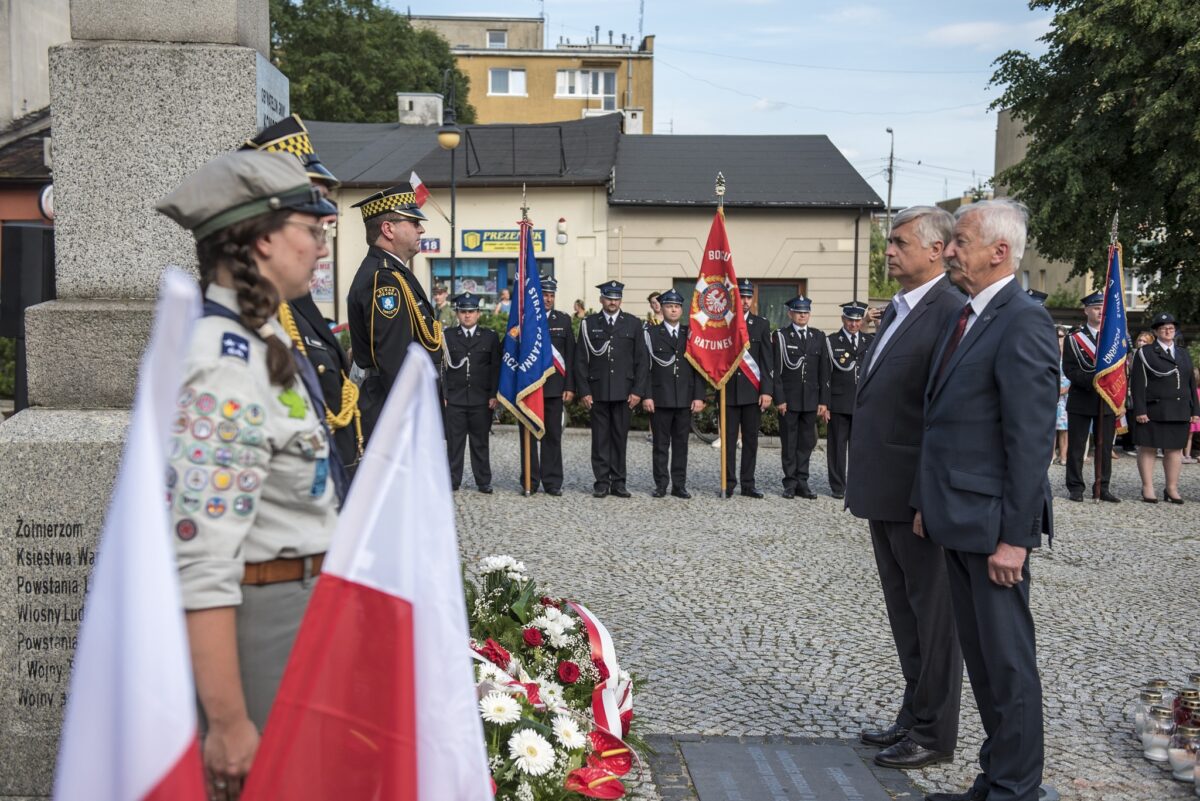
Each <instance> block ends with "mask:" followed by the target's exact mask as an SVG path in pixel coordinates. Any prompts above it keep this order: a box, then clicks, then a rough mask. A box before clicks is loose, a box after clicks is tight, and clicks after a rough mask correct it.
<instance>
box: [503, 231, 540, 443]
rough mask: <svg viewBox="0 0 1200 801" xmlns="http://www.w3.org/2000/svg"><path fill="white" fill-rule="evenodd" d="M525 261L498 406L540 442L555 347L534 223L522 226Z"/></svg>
mask: <svg viewBox="0 0 1200 801" xmlns="http://www.w3.org/2000/svg"><path fill="white" fill-rule="evenodd" d="M520 226H521V228H520V231H519V241H520V248H521V249H520V251H519V252H520V254H521V255H520V258H519V259H518V261H517V273H516V275H515V276H513V284H512V306H511V307H510V309H509V312H508V332H507V333H506V334H505V335H504V356H503V358H502V359H501V362H500V390H499V392H498V393H497V394H498V396H499V401H500V403H501V404H503V405H504V408H506V409H508V410H509V411H510V412H512V413H513V415H514V416H515V417H516V418H517V421H518V422H520V423H521V425H523V426H525V427H526V428H528V429H529V430H530V431H531V432H532V433H533V435H534V436H535V437H537V438H538V439H541V438H542V435H543V434H545V433H546V405H545V399H544V397H543V395H542V385H543V384H545V383H546V379H547V378H548V377H549V376H550V374H551V373H553V372H554V359H553V353H552V350H551V347H550V321H549V318H548V317H547V316H546V307H545V304H544V303H543V302H542V281H541V277H540V276H538V271H537V259H536V258H535V257H534V255H533V254H534V251H533V237H532V236H531V230H532V228H533V223H531V222H530V221H529V220H528V219H525V220H522V221H521V222H520Z"/></svg>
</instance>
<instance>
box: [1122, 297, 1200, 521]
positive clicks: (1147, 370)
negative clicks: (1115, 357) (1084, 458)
mask: <svg viewBox="0 0 1200 801" xmlns="http://www.w3.org/2000/svg"><path fill="white" fill-rule="evenodd" d="M1151 327H1152V328H1153V329H1154V336H1155V340H1154V341H1153V342H1151V343H1150V344H1149V345H1143V346H1142V347H1141V348H1139V349H1138V351H1137V353H1136V354H1135V355H1134V357H1133V372H1132V374H1131V375H1130V383H1131V385H1132V389H1133V415H1134V419H1135V420H1136V421H1137V422H1138V426H1137V428H1135V429H1134V444H1136V445H1137V449H1138V457H1137V459H1138V473H1139V474H1140V475H1141V477H1142V500H1143V501H1145V502H1146V503H1158V498H1157V496H1156V495H1155V493H1154V461H1155V451H1156V450H1157V449H1160V448H1161V449H1162V452H1163V472H1164V473H1165V474H1166V478H1167V485H1166V487H1165V488H1164V489H1163V499H1164V500H1167V501H1169V502H1171V503H1183V499H1182V498H1181V497H1179V471H1180V468H1181V465H1182V464H1183V446H1184V444H1185V443H1186V442H1187V438H1188V428H1189V425H1190V424H1191V423H1192V422H1194V421H1196V420H1198V419H1200V401H1197V399H1196V380H1195V377H1194V376H1193V375H1192V360H1191V358H1190V357H1189V356H1188V352H1187V349H1186V348H1183V347H1179V346H1177V345H1176V344H1175V318H1174V317H1172V316H1171V315H1170V314H1167V313H1166V312H1161V313H1159V314H1157V315H1155V317H1154V322H1153V324H1152V325H1151Z"/></svg>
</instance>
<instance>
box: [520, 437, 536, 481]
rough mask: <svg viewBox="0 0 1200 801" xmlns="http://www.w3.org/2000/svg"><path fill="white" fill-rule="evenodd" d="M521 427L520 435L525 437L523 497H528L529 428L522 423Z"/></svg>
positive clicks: (531, 476)
mask: <svg viewBox="0 0 1200 801" xmlns="http://www.w3.org/2000/svg"><path fill="white" fill-rule="evenodd" d="M521 429H522V436H523V437H525V449H524V450H525V460H524V461H525V497H526V498H528V497H529V496H530V495H532V494H533V475H532V473H533V469H532V468H531V467H530V461H531V459H530V454H529V449H530V447H532V445H531V443H530V442H529V428H528V427H527V426H524V425H523V426H521Z"/></svg>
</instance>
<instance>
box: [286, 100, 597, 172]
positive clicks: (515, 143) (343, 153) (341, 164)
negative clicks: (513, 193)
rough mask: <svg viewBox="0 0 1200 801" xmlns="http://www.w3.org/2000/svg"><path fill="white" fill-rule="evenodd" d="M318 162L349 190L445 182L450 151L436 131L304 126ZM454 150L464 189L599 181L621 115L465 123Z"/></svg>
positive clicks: (392, 126) (322, 124)
mask: <svg viewBox="0 0 1200 801" xmlns="http://www.w3.org/2000/svg"><path fill="white" fill-rule="evenodd" d="M305 125H307V126H308V130H309V133H310V134H311V136H312V140H313V145H314V146H315V147H316V149H317V153H318V154H320V157H321V162H322V163H323V164H324V165H325V166H326V167H328V168H329V169H330V171H332V172H333V174H334V175H336V176H337V177H338V179H339V180H341V181H342V182H343V183H344V184H346V185H348V186H388V185H390V184H394V183H398V182H400V181H407V180H408V177H409V173H410V172H411V171H413V170H414V169H415V170H416V172H417V174H418V175H420V176H421V180H422V181H423V182H424V183H425V184H427V185H428V186H448V185H449V184H450V153H449V151H445V150H442V149H441V148H439V147H438V144H437V127H436V126H413V125H399V124H392V123H343V122H315V121H306V122H305ZM463 130H464V135H463V139H462V143H461V144H460V145H459V146H458V150H457V151H456V153H455V172H456V173H457V176H456V183H457V184H458V186H461V187H479V186H519V185H520V184H522V183H526V184H529V185H533V186H570V185H596V184H604V183H605V182H606V181H607V180H608V177H609V174H610V173H611V171H612V165H613V162H614V160H615V159H616V152H617V140H618V138H619V137H620V132H621V116H620V115H619V114H610V115H605V116H602V117H592V118H588V119H584V120H572V121H568V122H556V123H542V124H537V125H465V126H463Z"/></svg>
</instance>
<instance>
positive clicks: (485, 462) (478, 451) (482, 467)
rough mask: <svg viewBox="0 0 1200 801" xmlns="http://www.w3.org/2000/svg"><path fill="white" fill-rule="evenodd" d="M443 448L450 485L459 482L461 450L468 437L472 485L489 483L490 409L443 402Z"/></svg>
mask: <svg viewBox="0 0 1200 801" xmlns="http://www.w3.org/2000/svg"><path fill="white" fill-rule="evenodd" d="M444 411H445V417H446V450H447V452H448V453H449V456H450V486H451V487H453V488H454V489H458V488H459V486H460V485H461V484H462V474H463V450H464V448H465V447H466V444H467V439H468V438H469V439H470V441H471V473H472V474H473V475H474V476H475V486H476V487H490V486H491V485H492V465H491V461H490V456H489V452H488V448H489V444H490V443H489V441H488V440H489V437H488V435H489V434H490V433H491V430H492V410H491V409H489V408H488V407H487V404H481V405H479V406H454V405H453V404H451V405H448V406H446V408H445V410H444Z"/></svg>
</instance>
